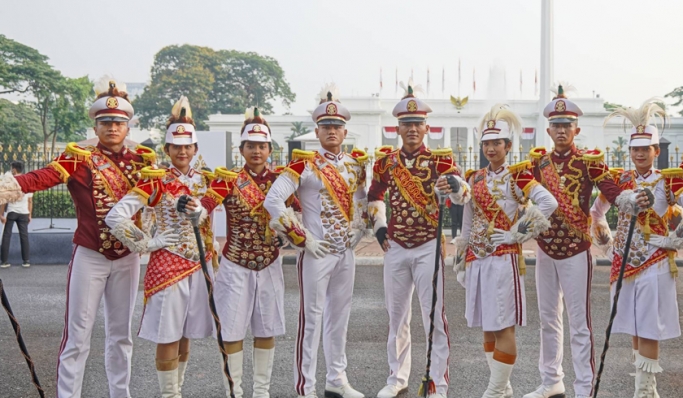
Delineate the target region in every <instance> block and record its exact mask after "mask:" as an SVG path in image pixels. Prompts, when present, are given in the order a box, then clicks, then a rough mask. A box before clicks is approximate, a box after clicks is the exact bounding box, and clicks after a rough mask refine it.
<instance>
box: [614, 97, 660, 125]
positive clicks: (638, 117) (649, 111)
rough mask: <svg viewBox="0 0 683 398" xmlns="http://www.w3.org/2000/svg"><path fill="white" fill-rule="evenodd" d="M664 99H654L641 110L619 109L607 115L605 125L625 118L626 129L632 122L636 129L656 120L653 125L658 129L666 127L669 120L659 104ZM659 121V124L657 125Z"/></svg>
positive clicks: (642, 106) (643, 105) (645, 103)
mask: <svg viewBox="0 0 683 398" xmlns="http://www.w3.org/2000/svg"><path fill="white" fill-rule="evenodd" d="M663 102H664V99H663V98H661V97H652V98H650V99H648V100H646V101H645V102H643V104H642V105H641V106H640V108H631V107H629V108H617V109H615V110H614V112H612V113H610V114H609V115H607V118H605V123H604V124H605V125H606V124H607V121H608V120H610V119H612V118H613V117H616V116H621V117H623V118H624V128H626V126H627V122H630V123H631V124H632V125H633V126H634V127H636V126H647V125H649V124H650V120H651V119H652V118H655V119H656V120H655V121H653V124H654V125H655V126H658V127H660V128H661V127H666V125H667V122H668V119H667V117H666V111H665V110H664V108H662V107H661V106H660V105H659V103H663ZM657 121H659V123H657Z"/></svg>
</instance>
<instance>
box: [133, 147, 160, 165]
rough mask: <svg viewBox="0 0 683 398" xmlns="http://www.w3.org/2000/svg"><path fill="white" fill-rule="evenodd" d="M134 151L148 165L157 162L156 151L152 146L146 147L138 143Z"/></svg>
mask: <svg viewBox="0 0 683 398" xmlns="http://www.w3.org/2000/svg"><path fill="white" fill-rule="evenodd" d="M135 152H136V153H137V154H138V155H140V156H142V160H143V161H144V162H145V163H147V164H148V165H152V164H154V163H156V162H157V153H156V152H154V150H153V149H152V148H148V147H146V146H144V145H138V146H136V147H135Z"/></svg>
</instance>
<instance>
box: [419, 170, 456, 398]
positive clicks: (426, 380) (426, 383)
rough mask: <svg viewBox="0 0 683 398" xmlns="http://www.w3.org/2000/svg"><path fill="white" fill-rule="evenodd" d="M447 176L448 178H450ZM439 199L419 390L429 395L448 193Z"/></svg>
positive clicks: (431, 388)
mask: <svg viewBox="0 0 683 398" xmlns="http://www.w3.org/2000/svg"><path fill="white" fill-rule="evenodd" d="M448 177H451V176H447V177H446V178H447V179H448ZM449 182H450V181H449ZM437 197H438V199H439V223H438V226H437V228H436V257H435V258H436V260H435V261H434V276H432V308H431V311H430V312H429V336H427V369H426V370H425V375H424V376H423V377H422V384H420V388H419V390H418V392H417V395H418V396H422V397H427V395H428V394H436V385H434V380H432V378H431V377H430V376H429V371H430V369H431V367H432V339H433V337H434V312H435V309H436V299H437V296H436V288H437V284H438V281H439V268H440V267H441V240H442V236H441V235H442V233H443V212H444V207H445V203H446V198H447V197H448V194H445V193H441V192H438V191H437Z"/></svg>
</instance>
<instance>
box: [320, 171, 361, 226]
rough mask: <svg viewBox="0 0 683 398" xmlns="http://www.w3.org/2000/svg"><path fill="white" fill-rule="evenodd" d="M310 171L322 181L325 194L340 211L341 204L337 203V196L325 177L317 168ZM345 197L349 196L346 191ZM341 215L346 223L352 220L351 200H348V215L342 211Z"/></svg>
mask: <svg viewBox="0 0 683 398" xmlns="http://www.w3.org/2000/svg"><path fill="white" fill-rule="evenodd" d="M327 167H332V166H327ZM312 169H313V173H315V176H316V177H318V178H319V179H320V181H322V183H323V185H324V186H325V189H327V192H329V193H330V197H331V198H332V201H334V204H336V205H337V207H338V208H339V209H340V210H341V209H342V204H341V203H340V202H339V198H338V197H337V194H335V190H334V188H333V187H332V185H330V182H329V181H327V177H325V176H324V175H323V174H322V172H321V171H320V169H318V168H317V167H312ZM346 195H349V192H348V191H347V192H346ZM341 213H342V215H343V216H344V218H345V219H346V221H349V222H350V221H351V220H353V200H352V198H349V214H344V211H342V212H341Z"/></svg>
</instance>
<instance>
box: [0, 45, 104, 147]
mask: <svg viewBox="0 0 683 398" xmlns="http://www.w3.org/2000/svg"><path fill="white" fill-rule="evenodd" d="M47 61H48V58H47V57H46V56H44V55H42V54H40V53H39V52H38V51H37V50H35V49H33V48H31V47H28V46H26V45H23V44H21V43H18V42H16V41H14V40H12V39H8V38H7V37H5V36H4V35H0V90H1V91H0V94H7V93H18V94H23V95H26V96H27V97H28V99H27V101H26V103H27V104H29V105H30V106H31V107H32V108H33V109H34V110H35V111H36V112H37V114H38V117H39V120H40V124H41V131H42V138H43V144H44V147H43V148H44V154H45V155H46V156H48V155H51V154H52V153H53V152H54V144H55V141H56V140H57V138H58V137H59V138H60V139H65V140H68V139H74V138H77V137H79V138H80V137H82V136H83V133H84V132H85V127H86V126H87V123H89V121H88V114H87V109H88V103H89V102H90V100H91V99H92V94H90V93H91V91H92V84H91V83H90V81H89V80H88V77H87V76H85V77H81V78H78V79H70V78H67V77H64V76H62V74H61V73H60V72H59V71H57V70H56V69H54V68H53V67H52V66H50V65H49V64H48V63H47ZM50 140H51V141H52V147H51V148H52V149H51V150H50V151H49V154H48V146H47V144H48V141H50Z"/></svg>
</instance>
